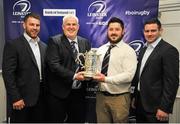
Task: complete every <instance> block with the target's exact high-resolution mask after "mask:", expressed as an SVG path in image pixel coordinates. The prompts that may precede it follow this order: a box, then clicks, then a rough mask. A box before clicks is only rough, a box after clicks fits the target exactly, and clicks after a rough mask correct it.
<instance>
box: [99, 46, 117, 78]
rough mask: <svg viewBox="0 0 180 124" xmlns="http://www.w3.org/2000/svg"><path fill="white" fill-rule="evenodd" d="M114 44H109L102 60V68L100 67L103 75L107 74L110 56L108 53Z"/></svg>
mask: <svg viewBox="0 0 180 124" xmlns="http://www.w3.org/2000/svg"><path fill="white" fill-rule="evenodd" d="M114 46H115V45H110V46H109V48H108V50H107V52H106V54H105V55H104V59H103V62H102V68H101V73H102V74H104V75H105V76H107V71H108V66H109V58H110V53H111V49H112V48H113V47H114Z"/></svg>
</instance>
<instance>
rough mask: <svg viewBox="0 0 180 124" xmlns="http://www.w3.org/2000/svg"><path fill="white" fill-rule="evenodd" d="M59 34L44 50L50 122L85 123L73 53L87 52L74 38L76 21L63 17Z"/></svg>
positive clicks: (85, 43)
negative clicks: (61, 32) (61, 31)
mask: <svg viewBox="0 0 180 124" xmlns="http://www.w3.org/2000/svg"><path fill="white" fill-rule="evenodd" d="M62 29H63V32H64V33H63V34H58V35H56V36H53V37H51V38H50V40H49V42H48V47H47V59H46V60H47V76H46V77H47V86H48V87H47V89H48V92H49V94H48V108H49V119H50V120H49V121H50V122H74V123H75V122H76V123H80V122H81V123H83V122H85V109H86V108H85V107H86V105H85V102H86V101H85V86H86V85H85V82H82V81H83V80H84V76H83V73H82V72H79V71H80V68H79V66H78V64H77V63H76V62H77V59H76V58H77V52H79V53H85V52H87V51H89V50H90V43H89V42H88V40H87V39H85V38H82V37H80V36H77V33H78V30H79V23H78V18H77V17H76V16H74V15H66V16H65V17H64V18H63V24H62ZM80 81H81V82H80Z"/></svg>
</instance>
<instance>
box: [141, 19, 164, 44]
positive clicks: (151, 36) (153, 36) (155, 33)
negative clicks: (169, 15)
mask: <svg viewBox="0 0 180 124" xmlns="http://www.w3.org/2000/svg"><path fill="white" fill-rule="evenodd" d="M161 34H162V28H159V27H158V25H157V24H156V23H152V24H146V25H145V26H144V37H145V39H146V41H147V42H148V43H153V42H155V41H156V40H157V39H158V38H159V37H160V36H161Z"/></svg>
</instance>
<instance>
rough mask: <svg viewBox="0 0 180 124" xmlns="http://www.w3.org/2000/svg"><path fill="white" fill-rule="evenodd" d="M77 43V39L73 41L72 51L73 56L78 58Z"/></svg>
mask: <svg viewBox="0 0 180 124" xmlns="http://www.w3.org/2000/svg"><path fill="white" fill-rule="evenodd" d="M75 43H76V42H75V41H71V48H72V51H73V56H74V58H75V59H76V58H77V53H78V51H77V49H76V47H75Z"/></svg>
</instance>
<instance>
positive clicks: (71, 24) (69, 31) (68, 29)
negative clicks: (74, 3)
mask: <svg viewBox="0 0 180 124" xmlns="http://www.w3.org/2000/svg"><path fill="white" fill-rule="evenodd" d="M62 29H63V31H64V34H65V35H66V37H67V38H69V39H71V40H74V39H75V38H76V36H77V33H78V30H79V24H78V21H77V19H76V18H73V17H69V18H66V19H65V20H64V22H63V25H62Z"/></svg>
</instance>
